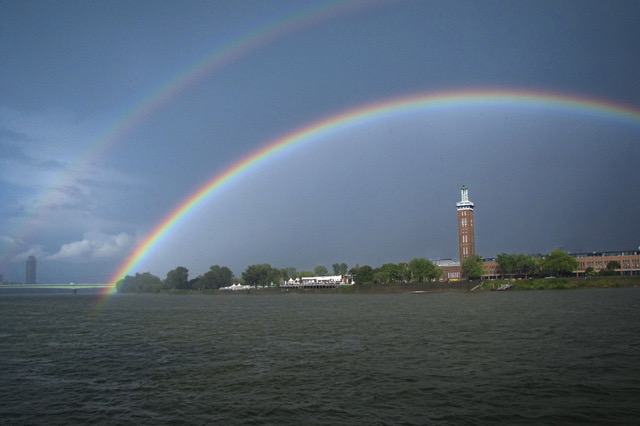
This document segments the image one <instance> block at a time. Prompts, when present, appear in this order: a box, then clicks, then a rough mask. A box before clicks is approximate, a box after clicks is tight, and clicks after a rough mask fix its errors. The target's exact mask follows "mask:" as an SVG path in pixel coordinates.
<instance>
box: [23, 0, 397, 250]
mask: <svg viewBox="0 0 640 426" xmlns="http://www.w3.org/2000/svg"><path fill="white" fill-rule="evenodd" d="M388 3H389V2H388V1H386V0H376V1H369V0H354V1H347V0H338V1H329V2H322V3H317V4H316V3H314V4H312V5H311V6H309V7H306V8H304V9H302V10H299V11H297V12H296V13H294V14H291V15H289V16H286V17H284V18H282V19H280V20H277V21H272V22H269V23H267V24H266V25H264V26H261V27H259V28H256V29H254V30H253V31H250V32H247V33H244V34H242V36H241V37H239V38H236V39H234V40H232V41H231V42H229V43H226V44H224V45H222V46H220V47H218V48H216V49H215V50H213V51H211V52H210V53H208V54H207V55H205V56H204V57H203V58H201V59H199V60H198V61H195V62H193V63H191V64H190V65H189V66H187V67H185V68H184V69H183V70H182V71H180V72H179V73H177V74H176V75H174V76H173V78H171V79H169V80H166V81H165V82H164V83H163V84H161V85H159V86H157V87H155V88H154V89H153V90H151V91H150V92H148V93H147V94H146V95H145V96H143V97H142V98H141V99H139V100H138V101H136V102H134V103H132V104H131V105H130V106H128V107H127V108H124V109H123V110H122V112H121V113H120V114H119V115H117V116H116V117H115V118H114V120H113V121H112V123H111V124H110V125H109V126H108V127H107V128H105V129H104V131H103V132H101V133H100V134H99V135H98V136H97V137H95V138H93V140H92V141H91V142H90V143H88V144H87V148H86V150H85V151H84V152H83V153H82V154H81V155H79V156H78V157H77V158H76V160H75V161H74V166H73V167H71V168H69V169H68V171H67V172H65V173H61V174H59V175H58V177H57V178H56V179H55V181H54V182H51V185H49V188H50V189H48V190H47V191H43V192H42V193H41V194H40V195H39V197H38V199H37V200H35V202H34V204H33V207H32V208H31V209H30V214H28V215H25V218H24V220H23V223H22V224H21V226H19V227H17V229H16V235H18V236H21V237H22V238H24V236H26V235H28V234H29V233H30V232H34V231H35V224H36V222H37V221H36V219H37V218H38V217H39V215H42V214H44V212H45V211H46V209H45V207H46V206H48V205H50V204H53V203H54V202H55V196H56V194H57V189H59V188H63V187H65V186H70V185H72V182H73V181H74V180H75V179H77V178H78V177H79V176H80V175H81V173H82V172H84V171H86V170H87V169H89V168H90V166H91V164H92V163H93V162H94V161H98V159H99V158H101V157H103V156H104V155H105V154H106V153H107V151H108V150H109V149H110V148H111V147H113V146H115V145H116V144H117V142H119V141H121V140H122V139H123V138H124V136H125V135H127V134H128V133H130V132H131V131H132V130H133V129H134V128H136V127H137V126H139V125H140V123H142V122H143V121H144V120H145V119H147V118H148V117H149V116H151V115H152V114H153V113H154V112H155V111H157V110H158V109H160V108H161V107H162V106H163V105H165V104H167V103H168V102H169V101H170V100H172V99H174V98H175V97H177V96H178V95H179V94H181V93H183V92H184V91H185V90H187V89H188V88H189V87H192V86H194V85H195V84H196V83H198V82H199V81H201V80H202V79H203V78H205V77H207V76H209V75H211V74H213V73H214V72H216V71H219V70H221V69H224V68H225V67H226V66H228V65H229V64H231V63H234V62H235V61H237V60H239V59H240V58H242V57H244V56H246V55H248V54H249V53H250V52H253V51H255V50H257V49H259V48H261V47H263V46H265V45H268V44H270V43H273V42H275V41H277V40H279V39H282V38H284V37H286V36H288V35H291V34H294V33H297V32H300V31H303V30H304V29H306V28H309V27H312V26H314V25H317V24H319V23H322V22H325V21H329V20H332V19H336V18H339V17H342V16H346V15H348V14H351V13H357V12H358V11H361V10H364V9H369V8H372V7H377V6H380V5H384V4H388ZM30 224H31V225H32V226H31V229H30V228H29V227H28V225H30Z"/></svg>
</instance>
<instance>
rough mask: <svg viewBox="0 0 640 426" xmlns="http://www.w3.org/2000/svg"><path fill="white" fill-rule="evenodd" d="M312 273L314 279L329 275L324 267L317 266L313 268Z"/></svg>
mask: <svg viewBox="0 0 640 426" xmlns="http://www.w3.org/2000/svg"><path fill="white" fill-rule="evenodd" d="M313 273H314V274H315V275H316V277H324V276H325V275H329V270H328V269H327V267H326V266H324V265H318V266H316V267H315V268H313Z"/></svg>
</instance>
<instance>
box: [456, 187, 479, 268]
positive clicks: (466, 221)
mask: <svg viewBox="0 0 640 426" xmlns="http://www.w3.org/2000/svg"><path fill="white" fill-rule="evenodd" d="M460 197H461V200H460V202H459V203H456V207H457V208H458V237H459V247H460V264H462V261H463V260H464V259H466V258H467V257H471V256H473V255H474V254H475V253H476V245H475V241H474V238H473V203H472V202H471V201H469V188H467V186H466V185H464V184H463V185H462V189H460Z"/></svg>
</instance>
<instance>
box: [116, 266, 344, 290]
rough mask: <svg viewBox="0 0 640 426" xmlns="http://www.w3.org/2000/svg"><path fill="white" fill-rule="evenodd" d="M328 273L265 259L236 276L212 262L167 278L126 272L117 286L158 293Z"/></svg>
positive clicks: (335, 268)
mask: <svg viewBox="0 0 640 426" xmlns="http://www.w3.org/2000/svg"><path fill="white" fill-rule="evenodd" d="M332 267H333V274H334V275H347V274H348V273H349V271H348V266H347V264H346V263H334V264H333V265H332ZM326 275H329V270H328V269H327V267H326V266H324V265H318V266H316V267H315V268H314V270H313V271H298V270H296V268H294V267H287V268H282V269H278V268H274V267H272V266H271V265H269V264H267V263H263V264H256V265H249V266H248V267H247V269H246V270H245V271H244V272H243V273H242V277H241V278H237V277H235V276H234V274H233V272H232V271H231V269H229V268H228V267H226V266H220V265H213V266H211V267H210V268H209V270H208V271H207V272H206V273H204V274H202V275H199V276H197V277H196V278H192V279H189V270H188V269H187V268H185V267H184V266H178V267H177V268H175V269H173V270H171V271H169V272H168V273H167V276H166V278H165V279H160V278H159V277H157V276H155V275H153V274H151V273H150V272H145V273H142V274H140V273H136V274H135V275H127V276H126V277H124V278H123V279H121V280H119V281H118V282H117V283H116V288H117V290H118V291H119V292H121V293H158V292H161V291H173V290H216V289H219V288H222V287H229V286H230V285H232V284H237V283H243V284H247V285H253V286H261V287H268V286H271V285H274V286H278V285H279V284H280V282H281V281H288V280H289V279H296V278H302V277H314V276H326Z"/></svg>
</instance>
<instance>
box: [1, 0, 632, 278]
mask: <svg viewBox="0 0 640 426" xmlns="http://www.w3.org/2000/svg"><path fill="white" fill-rule="evenodd" d="M639 28H640V3H639V2H608V1H593V2H591V1H582V2H574V1H549V2H544V1H542V2H541V1H532V2H526V1H519V2H511V1H483V2H471V1H465V2H457V1H424V0H418V1H410V0H407V1H393V2H386V1H378V2H375V1H370V2H358V1H355V2H349V1H346V2H319V1H317V0H312V1H303V0H296V1H252V0H247V1H242V2H236V1H180V2H176V1H135V0H134V1H129V0H127V1H29V2H22V1H12V0H7V1H5V0H0V57H1V58H2V65H1V66H0V185H1V186H0V188H1V191H0V273H1V274H3V275H4V279H5V281H19V282H23V281H24V279H25V259H26V258H27V257H28V256H29V255H34V256H36V258H37V260H38V282H40V283H47V282H51V283H64V282H98V283H99V282H106V281H108V280H109V279H110V278H111V277H112V276H113V274H114V273H115V272H116V271H117V270H118V269H119V268H120V267H121V265H123V264H124V263H125V262H126V260H127V259H128V258H129V257H130V256H131V254H132V253H133V252H134V251H135V250H136V248H137V247H138V246H139V245H140V244H141V243H142V242H143V241H144V239H145V238H146V237H147V236H148V235H149V234H150V233H151V232H153V230H154V229H156V228H157V227H158V225H159V224H160V223H162V221H163V220H164V219H165V218H167V217H168V216H169V215H170V214H171V213H172V212H173V211H174V210H175V209H176V208H177V207H179V206H180V205H181V204H182V203H183V202H184V201H185V200H186V199H187V198H188V197H189V196H190V195H191V194H192V193H194V191H196V190H197V189H198V188H200V187H201V186H202V185H204V184H206V183H207V182H209V181H210V180H211V179H213V178H214V177H215V176H217V175H218V174H220V173H223V172H224V171H225V170H226V169H227V168H229V167H231V166H233V165H234V164H237V163H238V162H239V161H241V160H242V159H243V158H245V157H246V156H249V155H251V154H252V153H253V152H255V151H256V150H258V149H260V148H261V147H263V146H265V145H267V144H269V143H272V142H273V141H277V140H280V139H281V138H283V137H285V136H286V135H288V134H292V133H293V132H295V131H297V130H298V129H301V128H303V127H305V126H312V125H313V123H317V122H320V121H321V120H324V119H326V118H328V117H332V116H336V115H339V114H341V113H344V112H346V111H350V110H355V109H358V108H365V107H366V106H367V105H371V104H375V103H379V102H385V101H391V100H393V99H402V98H403V97H407V96H412V95H414V96H415V95H425V96H426V95H429V94H436V93H440V94H444V96H446V94H447V93H453V92H458V93H460V92H462V93H464V92H467V91H488V92H490V91H496V90H502V91H519V92H529V93H545V94H556V95H558V96H565V97H574V98H575V97H580V98H585V99H586V98H588V99H592V100H593V101H594V102H596V103H598V102H606V103H609V104H616V105H619V106H620V107H622V108H627V109H628V110H632V111H633V110H635V112H632V114H630V115H627V116H626V117H623V116H622V115H616V114H605V113H604V112H599V110H598V109H597V108H596V109H592V110H590V111H587V112H585V111H584V110H581V109H579V108H572V107H570V106H567V105H559V104H554V103H552V102H549V103H548V105H546V104H545V102H539V103H537V104H533V103H531V102H526V101H524V100H523V101H522V102H519V101H517V100H515V101H513V102H505V103H491V102H482V101H479V102H475V103H472V104H471V103H469V104H464V103H461V104H451V105H444V106H442V107H437V106H433V107H429V108H423V109H420V108H417V109H414V110H412V111H411V112H408V113H397V114H381V115H380V116H379V117H377V118H376V119H373V120H368V121H366V122H362V123H356V124H354V125H352V126H344V127H343V128H341V129H339V130H338V131H334V132H325V133H324V134H320V135H318V137H317V138H316V139H314V140H313V141H310V142H308V143H300V144H299V146H298V147H296V148H294V149H290V150H287V151H285V152H281V153H279V154H278V155H273V156H268V157H267V159H265V160H264V161H262V162H259V163H258V164H257V165H256V166H255V167H252V168H249V169H248V170H246V171H245V172H243V174H241V175H239V176H237V179H234V180H232V181H231V182H230V183H228V184H226V185H223V186H222V187H221V188H220V190H219V191H214V192H213V193H212V194H211V195H210V196H209V197H207V198H206V199H205V200H204V201H202V202H201V203H199V204H198V205H196V206H195V207H194V208H193V209H192V210H191V211H190V213H189V214H188V215H186V216H185V217H184V218H183V219H184V220H182V221H181V222H179V223H178V224H176V225H175V226H173V227H172V228H171V229H170V230H169V231H168V232H166V233H165V234H164V237H163V238H161V239H160V240H159V242H158V243H157V244H154V245H153V246H151V247H150V248H149V249H148V250H146V255H145V256H143V257H142V259H141V261H140V262H138V263H137V264H136V265H135V267H134V269H133V270H132V271H131V272H146V271H150V272H152V273H154V274H156V275H158V276H160V277H162V278H164V277H165V276H166V273H167V272H168V271H169V270H171V269H173V268H175V267H176V266H185V267H187V268H188V269H189V270H190V276H191V277H194V276H197V275H199V274H201V273H204V272H205V271H207V270H208V268H209V266H211V265H214V264H219V265H226V266H229V267H230V268H231V269H232V270H233V271H234V273H235V274H236V275H237V276H239V275H240V274H241V273H242V271H243V270H244V269H245V268H246V266H248V265H250V264H254V263H270V264H271V265H272V266H274V267H286V266H294V267H296V268H297V269H299V270H305V269H313V267H314V266H316V265H320V264H323V265H326V266H327V267H328V268H329V269H331V265H332V264H333V263H342V262H345V263H347V264H348V265H349V266H350V267H351V266H353V265H355V264H356V263H358V264H360V265H363V264H369V265H372V266H374V267H375V266H380V265H381V264H382V263H387V262H394V263H397V262H402V261H408V260H410V259H412V258H414V257H427V258H431V259H438V258H456V257H457V253H458V251H457V219H456V210H455V203H456V202H457V201H458V200H459V197H460V186H461V185H462V184H463V183H466V184H467V185H468V187H469V188H470V191H469V195H470V199H471V200H472V201H474V202H475V204H476V212H475V215H476V251H477V252H478V253H479V254H481V255H482V256H485V257H491V256H495V255H496V254H498V253H501V252H507V253H520V252H524V253H548V252H550V251H551V250H553V249H555V248H558V247H563V248H564V249H566V250H568V251H574V252H575V251H604V250H630V249H636V248H637V247H638V246H640V226H639V222H638V217H640V166H638V164H640V79H639V78H638V76H639V75H640V55H639V54H638V52H640V31H639V30H638V29H639ZM634 114H635V115H634Z"/></svg>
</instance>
